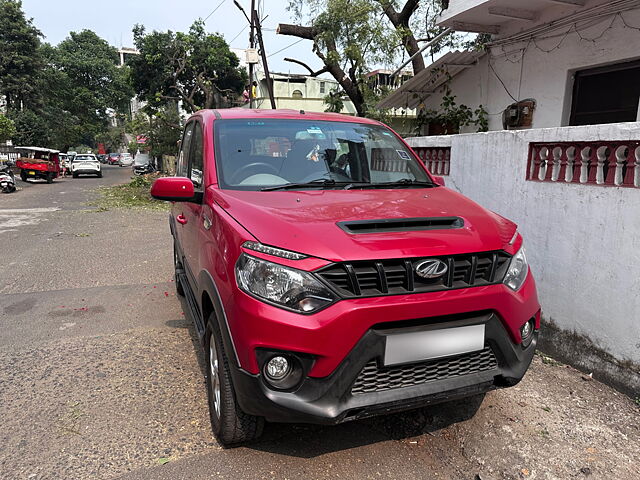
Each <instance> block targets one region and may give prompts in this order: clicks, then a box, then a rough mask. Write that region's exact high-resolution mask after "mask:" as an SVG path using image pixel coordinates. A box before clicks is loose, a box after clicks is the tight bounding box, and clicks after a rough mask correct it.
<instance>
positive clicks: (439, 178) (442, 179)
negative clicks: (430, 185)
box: [433, 175, 445, 187]
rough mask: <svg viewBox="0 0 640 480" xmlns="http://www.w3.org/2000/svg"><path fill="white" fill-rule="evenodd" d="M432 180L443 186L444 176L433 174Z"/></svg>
mask: <svg viewBox="0 0 640 480" xmlns="http://www.w3.org/2000/svg"><path fill="white" fill-rule="evenodd" d="M433 181H434V182H436V183H437V184H438V185H440V186H441V187H444V186H445V185H444V177H438V176H435V175H434V176H433Z"/></svg>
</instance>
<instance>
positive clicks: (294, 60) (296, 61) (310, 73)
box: [284, 57, 329, 77]
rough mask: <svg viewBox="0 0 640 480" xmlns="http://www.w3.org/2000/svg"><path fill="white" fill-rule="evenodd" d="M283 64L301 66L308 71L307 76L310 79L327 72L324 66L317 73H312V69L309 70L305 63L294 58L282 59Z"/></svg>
mask: <svg viewBox="0 0 640 480" xmlns="http://www.w3.org/2000/svg"><path fill="white" fill-rule="evenodd" d="M284 61H285V62H291V63H297V64H298V65H302V66H303V67H304V68H306V69H307V70H309V76H311V77H317V76H318V75H321V74H323V73H326V72H328V71H329V69H328V68H327V67H326V66H325V67H322V68H321V69H320V70H317V71H315V72H314V71H313V68H311V67H310V66H309V65H307V64H306V63H304V62H302V61H300V60H296V59H295V58H289V57H287V58H285V59H284Z"/></svg>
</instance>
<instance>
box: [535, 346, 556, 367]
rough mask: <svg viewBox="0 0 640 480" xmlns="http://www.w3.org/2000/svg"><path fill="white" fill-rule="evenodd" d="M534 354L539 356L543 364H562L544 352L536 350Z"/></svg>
mask: <svg viewBox="0 0 640 480" xmlns="http://www.w3.org/2000/svg"><path fill="white" fill-rule="evenodd" d="M535 355H536V356H537V357H540V360H542V363H544V364H545V365H551V366H552V367H559V366H561V365H562V363H560V362H558V361H557V360H554V359H553V358H551V357H548V356H546V355H545V354H544V353H542V352H540V351H538V350H536V352H535Z"/></svg>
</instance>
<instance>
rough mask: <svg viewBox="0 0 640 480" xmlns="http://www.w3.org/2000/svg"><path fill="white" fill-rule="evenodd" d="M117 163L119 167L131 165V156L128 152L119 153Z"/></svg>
mask: <svg viewBox="0 0 640 480" xmlns="http://www.w3.org/2000/svg"><path fill="white" fill-rule="evenodd" d="M118 165H120V166H121V167H130V166H131V165H133V157H132V156H131V154H130V153H121V154H120V160H118Z"/></svg>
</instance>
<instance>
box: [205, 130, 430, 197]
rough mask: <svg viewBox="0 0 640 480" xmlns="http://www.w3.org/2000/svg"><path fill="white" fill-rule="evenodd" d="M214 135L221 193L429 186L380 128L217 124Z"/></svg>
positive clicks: (400, 147) (413, 160) (422, 172)
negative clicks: (289, 188) (319, 187)
mask: <svg viewBox="0 0 640 480" xmlns="http://www.w3.org/2000/svg"><path fill="white" fill-rule="evenodd" d="M215 131H216V142H215V146H216V161H217V170H218V176H219V182H220V184H221V186H222V187H223V188H229V189H234V190H262V189H264V188H270V187H276V188H277V186H279V185H288V184H305V183H310V182H315V183H316V184H317V185H322V186H326V187H327V188H330V187H331V186H332V185H335V186H339V185H342V186H347V185H348V186H349V187H353V186H354V185H359V186H366V185H369V186H374V185H384V184H388V183H395V182H398V186H400V185H405V186H406V185H410V184H414V183H420V182H424V183H427V184H429V185H432V182H431V179H430V178H429V177H428V175H427V173H426V172H425V170H424V169H423V168H422V166H421V165H420V164H419V163H418V160H416V158H415V157H414V155H413V154H412V153H411V152H410V151H409V149H408V148H407V147H405V146H404V145H403V143H402V142H401V141H400V140H399V139H398V138H397V137H396V135H394V133H393V132H391V131H390V130H389V129H388V128H385V127H383V126H379V125H368V124H361V123H351V122H327V121H322V122H317V121H308V120H275V119H264V120H260V121H255V120H218V121H216V122H215ZM295 187H296V188H304V186H298V185H295ZM310 188H311V187H310Z"/></svg>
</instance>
